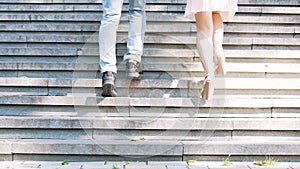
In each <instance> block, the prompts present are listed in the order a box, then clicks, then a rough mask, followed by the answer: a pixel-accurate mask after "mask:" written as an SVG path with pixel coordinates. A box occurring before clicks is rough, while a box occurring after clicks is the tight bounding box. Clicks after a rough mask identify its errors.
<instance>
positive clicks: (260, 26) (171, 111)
mask: <svg viewBox="0 0 300 169" xmlns="http://www.w3.org/2000/svg"><path fill="white" fill-rule="evenodd" d="M185 2H186V1H185V0H148V1H147V16H148V20H147V21H148V22H147V35H146V42H145V55H144V56H143V64H144V79H143V80H141V81H134V80H128V79H126V78H125V76H124V63H123V62H122V55H123V54H124V52H125V50H126V46H125V45H126V44H125V42H126V35H127V28H128V26H127V25H128V17H127V14H128V12H127V9H128V7H127V4H126V5H125V6H124V12H123V16H122V19H121V23H120V27H119V31H118V32H119V33H118V45H117V53H118V60H119V65H118V68H119V73H118V81H117V87H118V93H119V95H120V97H117V98H102V97H99V94H100V93H101V80H100V79H99V77H100V74H99V71H98V69H99V66H98V64H97V62H98V44H97V42H98V34H97V31H98V29H99V25H100V20H101V14H102V12H101V10H102V7H101V0H39V1H35V0H0V13H1V15H0V20H1V23H0V30H1V32H0V35H1V38H0V62H1V63H0V76H1V78H0V95H1V96H0V114H1V116H0V126H1V129H0V142H1V144H0V159H1V160H7V161H11V160H15V161H18V160H68V161H94V160H98V161H99V160H134V161H142V160H146V161H147V160H180V161H181V160H183V161H184V160H189V159H197V160H223V159H224V158H226V157H227V156H228V155H231V159H232V160H239V161H241V160H243V161H249V160H259V159H264V158H265V156H268V155H271V156H272V157H274V159H277V160H279V161H300V142H299V141H300V119H299V117H300V79H299V77H300V12H299V11H300V2H299V0H239V10H240V11H239V13H238V14H237V16H236V17H235V18H234V19H233V20H230V21H226V33H225V40H224V47H225V54H226V57H227V61H228V69H229V70H228V71H229V72H228V74H227V77H226V78H225V79H224V78H218V79H217V80H218V84H217V90H216V96H215V99H214V101H213V102H211V103H208V104H204V102H203V100H201V99H200V98H199V97H198V96H199V91H200V89H201V87H202V79H203V69H202V67H201V64H200V62H199V57H198V54H197V51H196V48H195V34H196V31H195V30H196V28H195V23H194V22H193V21H190V20H187V19H185V18H184V17H183V13H184V8H185Z"/></svg>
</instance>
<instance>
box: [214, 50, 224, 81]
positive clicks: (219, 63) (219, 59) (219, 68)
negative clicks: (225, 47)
mask: <svg viewBox="0 0 300 169" xmlns="http://www.w3.org/2000/svg"><path fill="white" fill-rule="evenodd" d="M215 58H216V72H215V73H216V75H217V76H225V75H226V73H227V71H226V67H225V64H226V61H225V57H223V56H222V55H218V56H216V57H215Z"/></svg>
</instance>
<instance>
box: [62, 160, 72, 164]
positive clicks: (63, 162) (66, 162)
mask: <svg viewBox="0 0 300 169" xmlns="http://www.w3.org/2000/svg"><path fill="white" fill-rule="evenodd" d="M69 164H70V163H69V162H68V161H66V160H63V161H62V162H61V165H69Z"/></svg>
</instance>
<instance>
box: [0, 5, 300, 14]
mask: <svg viewBox="0 0 300 169" xmlns="http://www.w3.org/2000/svg"><path fill="white" fill-rule="evenodd" d="M46 6H47V5H45V4H41V3H32V4H25V5H22V6H20V5H16V4H14V5H12V4H8V3H6V4H1V5H0V12H9V13H13V12H16V13H17V12H18V13H19V12H24V11H26V12H27V14H29V13H30V12H49V11H52V12H60V11H64V12H81V13H86V12H100V11H101V12H102V4H66V3H64V4H59V3H53V4H52V5H51V6H48V7H46ZM122 10H123V11H128V10H129V7H128V5H125V6H123V8H122ZM184 10H185V4H173V3H171V4H160V3H155V4H149V3H148V4H147V6H146V11H147V12H154V11H155V12H184ZM28 12H29V13H28ZM238 13H255V14H285V15H287V14H298V10H297V7H295V6H294V7H284V6H281V7H277V6H239V12H238ZM30 14H33V13H30Z"/></svg>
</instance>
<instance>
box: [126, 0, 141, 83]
mask: <svg viewBox="0 0 300 169" xmlns="http://www.w3.org/2000/svg"><path fill="white" fill-rule="evenodd" d="M145 5H146V0H130V1H129V14H130V23H129V32H128V41H127V53H126V54H125V56H124V60H126V61H127V64H126V68H127V74H128V76H129V77H139V72H141V65H140V62H141V56H142V54H143V47H144V37H145V27H146V12H145Z"/></svg>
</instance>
